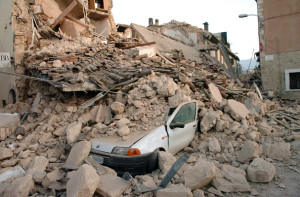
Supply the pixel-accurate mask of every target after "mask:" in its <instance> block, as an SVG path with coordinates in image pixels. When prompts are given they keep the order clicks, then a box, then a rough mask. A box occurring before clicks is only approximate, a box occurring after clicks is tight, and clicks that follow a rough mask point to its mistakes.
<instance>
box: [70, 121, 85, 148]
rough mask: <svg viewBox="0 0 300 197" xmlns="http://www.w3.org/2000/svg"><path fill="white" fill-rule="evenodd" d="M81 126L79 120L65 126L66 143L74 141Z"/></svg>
mask: <svg viewBox="0 0 300 197" xmlns="http://www.w3.org/2000/svg"><path fill="white" fill-rule="evenodd" d="M81 127H82V123H81V122H73V123H71V124H69V125H68V126H67V128H66V135H67V141H68V144H71V143H73V142H75V141H76V140H77V138H78V136H79V134H80V131H81Z"/></svg>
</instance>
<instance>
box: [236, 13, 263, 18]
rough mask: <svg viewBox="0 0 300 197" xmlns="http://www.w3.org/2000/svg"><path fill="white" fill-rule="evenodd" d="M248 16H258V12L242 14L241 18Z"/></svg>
mask: <svg viewBox="0 0 300 197" xmlns="http://www.w3.org/2000/svg"><path fill="white" fill-rule="evenodd" d="M248 16H257V15H256V14H240V15H239V18H245V17H248ZM257 17H258V16H257Z"/></svg>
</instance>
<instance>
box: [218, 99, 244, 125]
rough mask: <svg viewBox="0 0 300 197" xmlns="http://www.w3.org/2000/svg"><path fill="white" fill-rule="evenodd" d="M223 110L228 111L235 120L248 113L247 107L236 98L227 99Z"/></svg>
mask: <svg viewBox="0 0 300 197" xmlns="http://www.w3.org/2000/svg"><path fill="white" fill-rule="evenodd" d="M224 111H225V112H226V113H229V114H230V115H231V117H232V118H233V119H235V120H237V121H239V120H241V119H244V118H246V117H247V115H248V114H249V111H248V109H247V108H246V106H245V105H244V104H243V103H240V102H238V101H236V100H233V99H229V100H228V101H227V105H226V106H225V109H224Z"/></svg>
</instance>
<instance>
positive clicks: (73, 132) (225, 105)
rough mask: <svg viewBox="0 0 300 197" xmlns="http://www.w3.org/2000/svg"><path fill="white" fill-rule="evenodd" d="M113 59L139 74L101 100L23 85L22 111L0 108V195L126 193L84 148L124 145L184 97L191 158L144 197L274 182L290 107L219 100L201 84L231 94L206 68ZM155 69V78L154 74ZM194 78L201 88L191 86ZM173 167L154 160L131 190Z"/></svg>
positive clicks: (294, 137)
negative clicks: (195, 107)
mask: <svg viewBox="0 0 300 197" xmlns="http://www.w3.org/2000/svg"><path fill="white" fill-rule="evenodd" d="M116 51H120V50H119V49H114V50H113V51H112V52H111V55H112V56H113V54H114V53H115V52H116ZM109 56H110V55H107V56H106V57H109ZM120 57H121V58H122V59H120V58H117V60H114V61H115V62H117V61H121V62H122V61H124V60H125V59H126V61H128V62H130V63H131V64H130V65H132V63H133V62H134V63H135V64H138V65H143V66H144V67H145V68H146V69H149V70H150V72H149V74H147V75H145V76H140V77H139V78H138V79H136V80H134V81H130V83H129V82H128V83H124V85H122V84H121V86H119V87H118V88H116V89H114V88H112V89H110V90H109V91H107V92H106V93H105V95H104V94H103V93H104V92H102V93H100V94H102V96H101V97H100V98H101V99H96V100H95V98H98V95H99V94H96V97H94V96H93V95H95V94H80V93H77V94H70V93H63V92H61V91H59V90H58V89H57V88H55V87H54V86H53V85H49V84H47V83H44V84H43V83H41V82H38V81H30V87H35V88H34V89H33V88H31V89H30V91H28V93H27V99H26V100H25V101H24V103H16V104H14V105H8V106H7V107H6V108H4V109H2V110H1V111H2V112H3V113H5V114H2V115H1V116H2V117H1V125H0V126H1V140H2V141H1V154H0V160H1V170H0V181H1V182H2V183H1V188H0V191H1V194H3V195H4V196H13V195H17V196H27V195H28V194H29V192H30V193H31V194H32V195H39V194H40V195H58V196H61V195H65V194H67V196H82V195H84V196H92V195H93V194H94V193H95V192H96V193H97V194H99V195H102V196H121V195H124V196H132V195H135V194H137V193H136V192H137V189H136V187H135V186H134V185H132V183H131V182H129V181H126V180H124V179H122V178H120V177H118V176H117V174H116V172H115V171H114V170H112V169H109V168H107V167H105V166H101V165H100V164H98V163H96V162H95V161H94V160H93V159H92V158H91V157H89V156H88V155H89V152H90V149H91V142H90V141H91V140H92V139H94V138H99V137H100V138H101V137H106V136H111V137H115V138H121V139H122V140H124V141H126V140H127V139H128V138H129V137H131V136H134V135H136V134H137V133H139V132H145V131H149V130H151V129H152V128H154V127H156V126H159V125H160V124H161V121H160V120H161V118H162V115H163V113H164V112H165V110H166V107H167V105H169V106H170V107H175V106H177V105H178V104H180V103H182V102H184V101H190V100H192V99H193V100H197V101H198V103H199V106H200V109H201V110H200V113H199V120H200V121H201V122H200V129H201V133H197V134H196V135H195V138H194V140H193V141H192V143H191V144H190V147H186V148H185V149H184V151H185V152H189V153H190V154H191V157H190V159H189V160H188V161H187V163H186V164H185V165H184V166H183V167H182V168H181V169H180V171H179V172H178V174H177V175H175V177H174V178H173V179H172V181H171V185H170V186H168V187H167V188H166V189H162V190H159V191H157V192H156V194H153V193H151V192H150V193H147V194H144V195H146V196H152V195H156V196H165V195H167V196H171V195H175V194H176V195H180V196H192V195H194V196H203V195H204V193H206V194H209V195H212V194H214V195H217V196H222V195H224V193H225V194H226V193H228V192H235V193H236V192H238V193H237V194H241V193H239V192H251V194H252V195H257V194H258V193H257V191H256V190H255V189H253V188H252V187H251V184H249V181H250V182H251V183H257V182H258V183H268V182H270V181H272V180H273V179H274V177H276V168H275V166H274V164H276V162H278V161H288V160H289V159H290V158H291V155H292V153H293V152H292V151H291V146H292V150H294V151H295V152H294V153H295V154H297V153H299V144H300V141H299V134H297V133H296V131H297V129H299V128H297V125H298V126H299V118H300V117H299V113H300V105H299V104H298V105H297V103H291V105H290V106H288V107H281V105H280V103H279V102H278V101H277V102H275V101H271V100H265V101H262V100H261V99H260V98H259V97H258V95H257V94H256V93H254V92H252V91H250V92H248V94H247V95H246V96H245V95H237V96H236V97H234V98H235V99H233V97H232V98H231V99H224V98H223V96H224V92H223V93H222V94H221V93H220V91H219V89H218V88H217V86H216V85H214V84H213V83H211V82H208V81H214V80H215V82H216V83H219V84H222V86H223V87H224V88H225V87H226V88H229V87H230V88H239V87H238V86H236V85H234V80H233V79H230V78H228V77H226V76H225V75H220V74H219V75H218V74H216V73H214V72H213V71H212V72H210V69H212V70H213V69H214V67H211V66H207V69H206V68H201V67H197V65H196V64H195V63H192V62H190V61H189V60H184V59H181V60H178V59H176V58H175V57H174V62H175V63H174V64H175V65H173V66H172V67H171V66H170V65H167V64H165V62H164V61H165V60H163V59H162V58H161V57H159V56H155V57H153V58H144V59H142V60H134V59H132V57H131V56H129V55H126V53H124V54H123V56H120ZM182 58H183V57H182ZM103 59H105V58H103ZM111 60H112V59H111ZM114 61H112V62H114ZM146 62H147V63H148V64H146ZM158 62H160V64H161V67H160V70H161V69H162V70H164V69H165V70H164V71H163V72H160V71H155V69H156V67H155V64H156V63H158ZM124 64H125V65H126V63H124ZM151 64H153V66H150V65H151ZM128 66H129V65H128ZM123 68H126V67H125V66H124V67H123ZM157 68H158V67H157ZM196 68H197V69H196ZM191 70H193V71H194V72H191ZM176 71H177V72H176ZM220 72H221V71H220ZM137 76H138V75H137ZM203 76H205V80H204V81H203V80H202V81H201V80H200V79H201V77H203ZM219 79H224V80H226V83H223V82H222V81H223V80H219ZM119 82H120V83H122V82H121V81H119ZM119 82H116V83H119ZM191 89H194V91H192V90H191ZM222 95H223V96H222ZM227 96H228V95H227ZM237 100H238V101H237ZM274 112H278V114H274ZM279 112H280V113H279ZM7 113H9V114H7ZM11 113H15V114H11ZM275 115H277V116H275ZM280 115H281V117H278V116H280ZM268 117H270V118H268ZM284 117H285V118H284ZM286 126H288V127H289V128H286ZM293 130H295V131H293ZM181 154H182V153H179V154H178V155H177V156H180V155H181ZM298 159H299V158H298ZM175 161H176V158H175V157H174V156H172V155H170V154H168V153H164V152H160V153H159V169H158V170H156V171H154V172H153V173H151V174H148V175H143V176H136V177H135V180H136V182H137V183H139V184H142V185H144V186H147V187H152V188H156V187H157V185H158V184H159V183H160V180H161V179H162V178H163V177H164V176H165V174H166V173H167V172H168V170H169V169H170V167H171V166H172V164H173V163H174V162H175ZM296 161H297V160H296ZM297 167H299V166H297V163H295V164H294V168H295V169H296V170H297ZM112 183H113V184H112ZM192 192H193V193H192ZM222 192H223V193H222Z"/></svg>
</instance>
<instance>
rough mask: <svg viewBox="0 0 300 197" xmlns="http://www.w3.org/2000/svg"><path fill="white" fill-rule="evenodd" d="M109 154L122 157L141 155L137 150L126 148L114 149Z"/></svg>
mask: <svg viewBox="0 0 300 197" xmlns="http://www.w3.org/2000/svg"><path fill="white" fill-rule="evenodd" d="M111 153H112V154H117V155H124V156H136V155H141V151H140V150H139V149H138V148H128V147H115V148H114V149H113V150H112V152H111Z"/></svg>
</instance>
